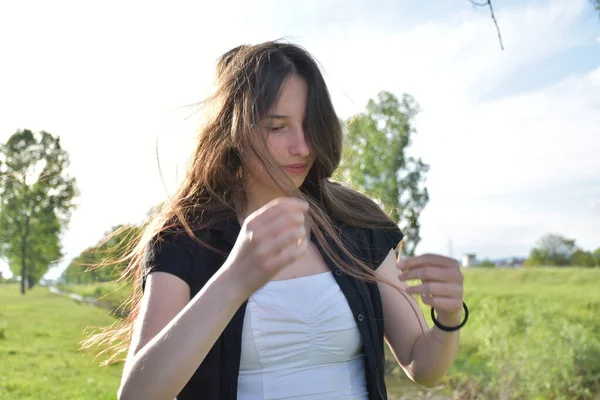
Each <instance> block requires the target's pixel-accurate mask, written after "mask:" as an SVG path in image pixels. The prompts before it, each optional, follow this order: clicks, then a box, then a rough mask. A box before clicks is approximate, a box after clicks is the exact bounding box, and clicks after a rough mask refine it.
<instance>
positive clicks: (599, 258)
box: [593, 0, 600, 267]
mask: <svg viewBox="0 0 600 400" xmlns="http://www.w3.org/2000/svg"><path fill="white" fill-rule="evenodd" d="M598 1H600V0H598ZM593 254H594V260H596V265H597V266H599V267H600V247H598V248H597V249H596V250H594V253H593Z"/></svg>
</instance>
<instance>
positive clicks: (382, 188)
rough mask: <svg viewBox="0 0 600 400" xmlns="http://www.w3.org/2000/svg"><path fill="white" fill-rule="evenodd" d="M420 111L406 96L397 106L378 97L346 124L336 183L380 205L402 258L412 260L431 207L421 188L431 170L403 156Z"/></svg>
mask: <svg viewBox="0 0 600 400" xmlns="http://www.w3.org/2000/svg"><path fill="white" fill-rule="evenodd" d="M418 112H419V106H418V104H417V103H416V101H415V100H414V99H413V98H412V97H411V96H409V95H407V94H405V95H403V96H402V98H401V99H400V100H398V98H397V97H396V96H394V95H393V94H392V93H389V92H385V91H383V92H380V93H379V94H378V96H377V99H376V100H369V102H368V103H367V107H366V111H365V112H364V113H359V114H357V115H355V116H354V117H352V118H350V119H348V120H347V121H345V127H346V132H345V137H344V154H343V157H342V163H341V165H340V168H339V169H338V170H337V171H336V174H335V176H334V178H336V179H339V180H342V181H345V182H349V183H350V184H351V185H352V186H353V187H354V188H355V189H357V190H359V191H361V192H362V193H364V194H365V195H367V196H369V197H371V198H373V199H375V200H377V201H379V202H380V204H381V205H382V207H383V208H384V209H385V210H386V212H387V213H388V215H390V217H391V218H392V219H393V220H394V221H396V222H397V223H398V224H400V225H401V228H402V230H403V232H404V234H405V237H406V239H405V246H404V253H405V255H414V251H415V248H416V246H417V244H418V243H419V241H420V239H421V237H420V236H419V216H420V214H421V211H422V210H423V208H424V207H425V205H426V204H427V202H428V201H429V195H428V192H427V189H426V188H425V187H424V181H425V173H426V172H427V171H428V169H429V166H428V165H427V164H425V163H423V161H422V160H421V159H417V158H414V157H411V156H408V155H407V152H406V150H407V148H408V147H409V146H410V143H411V136H412V135H414V134H415V133H416V130H415V127H414V118H415V116H416V115H417V114H418Z"/></svg>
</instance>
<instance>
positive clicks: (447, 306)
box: [421, 296, 462, 313]
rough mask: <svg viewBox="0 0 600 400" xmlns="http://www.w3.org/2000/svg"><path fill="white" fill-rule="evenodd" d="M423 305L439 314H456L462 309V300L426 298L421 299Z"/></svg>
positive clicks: (454, 298)
mask: <svg viewBox="0 0 600 400" xmlns="http://www.w3.org/2000/svg"><path fill="white" fill-rule="evenodd" d="M421 299H422V300H423V303H424V304H427V305H428V306H430V307H433V308H435V309H436V311H438V312H440V311H442V312H449V313H453V312H457V311H459V310H461V309H462V298H456V297H426V296H423V297H422V298H421Z"/></svg>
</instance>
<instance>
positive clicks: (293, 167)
mask: <svg viewBox="0 0 600 400" xmlns="http://www.w3.org/2000/svg"><path fill="white" fill-rule="evenodd" d="M306 166H307V165H306V164H289V165H284V166H283V169H285V170H286V171H287V172H289V173H291V174H301V173H303V172H304V171H306Z"/></svg>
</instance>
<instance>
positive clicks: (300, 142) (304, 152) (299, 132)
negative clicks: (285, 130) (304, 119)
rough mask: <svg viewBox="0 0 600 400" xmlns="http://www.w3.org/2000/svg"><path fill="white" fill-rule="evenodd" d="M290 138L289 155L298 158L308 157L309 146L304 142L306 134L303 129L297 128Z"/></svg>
mask: <svg viewBox="0 0 600 400" xmlns="http://www.w3.org/2000/svg"><path fill="white" fill-rule="evenodd" d="M291 136H292V141H291V143H290V154H292V155H295V156H300V157H304V158H305V157H308V156H309V154H310V145H309V143H308V141H307V140H306V134H305V132H304V129H303V128H298V129H296V131H295V132H294V134H293V135H291Z"/></svg>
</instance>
